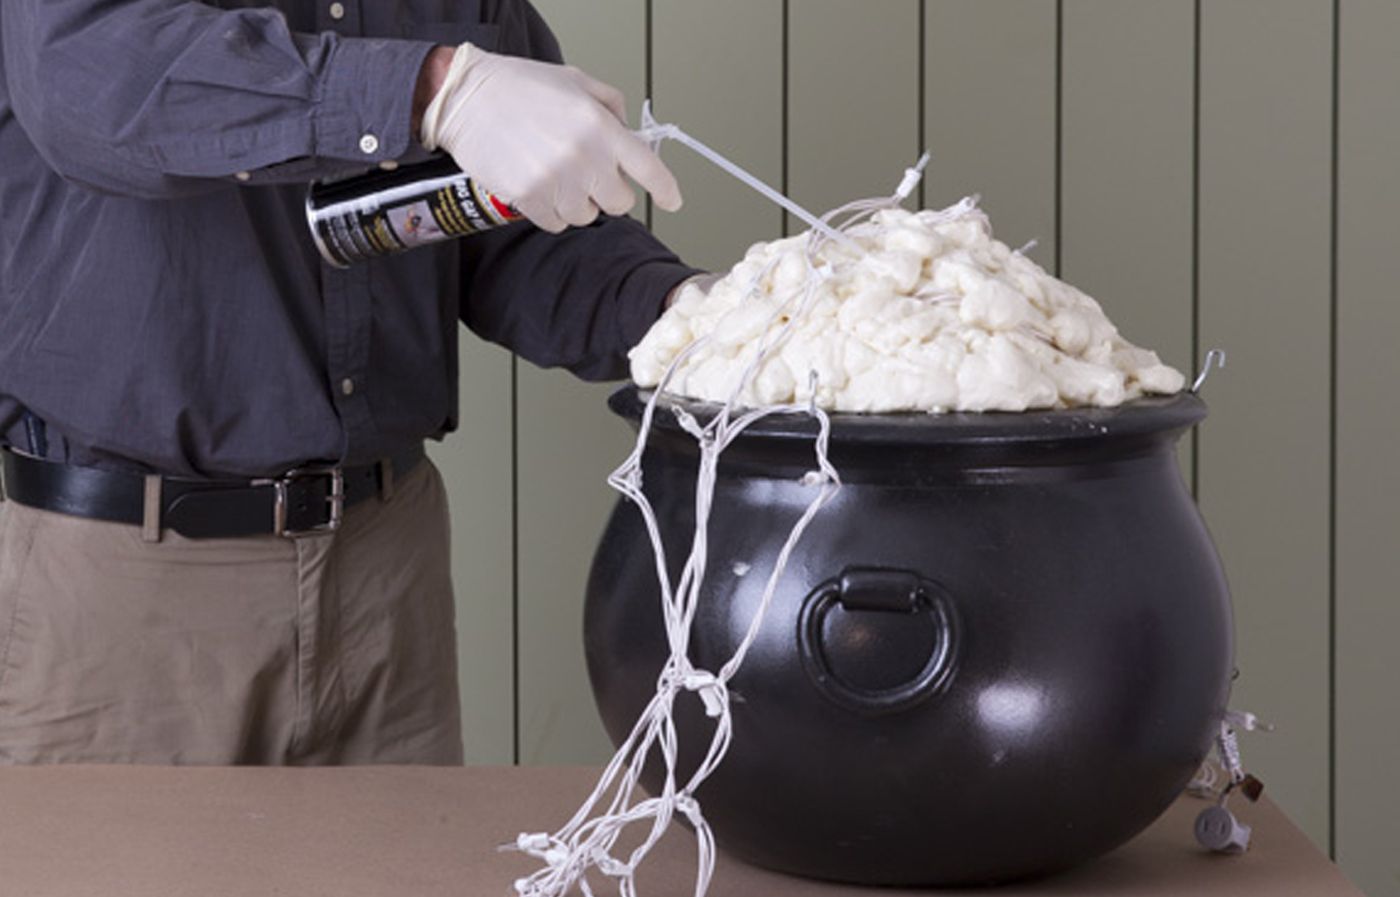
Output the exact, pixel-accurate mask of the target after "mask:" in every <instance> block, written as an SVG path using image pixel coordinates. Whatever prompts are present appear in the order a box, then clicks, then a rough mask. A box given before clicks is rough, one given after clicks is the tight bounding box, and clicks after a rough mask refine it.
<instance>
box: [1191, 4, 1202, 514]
mask: <svg viewBox="0 0 1400 897" xmlns="http://www.w3.org/2000/svg"><path fill="white" fill-rule="evenodd" d="M1194 14H1195V21H1194V22H1193V24H1192V28H1193V30H1194V34H1193V35H1192V46H1193V49H1192V61H1191V369H1192V372H1195V371H1198V370H1200V368H1201V0H1195V11H1194ZM1191 494H1192V495H1193V496H1195V498H1196V501H1197V502H1199V501H1200V500H1201V428H1200V426H1199V425H1197V426H1196V427H1193V428H1192V429H1191Z"/></svg>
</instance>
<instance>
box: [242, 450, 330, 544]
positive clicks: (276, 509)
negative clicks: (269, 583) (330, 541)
mask: <svg viewBox="0 0 1400 897" xmlns="http://www.w3.org/2000/svg"><path fill="white" fill-rule="evenodd" d="M315 477H327V478H329V479H330V486H331V494H330V495H327V496H326V504H328V505H330V509H331V512H330V519H329V520H327V521H326V522H325V523H322V524H318V525H316V526H313V527H310V528H309V529H298V530H294V529H288V528H287V503H288V494H287V493H288V490H289V489H290V488H291V486H292V484H293V483H295V482H297V481H298V480H309V479H313V478H315ZM254 485H259V486H271V487H272V489H273V492H274V494H275V501H274V503H273V507H272V532H273V535H277V536H282V537H283V538H286V539H304V538H306V537H308V536H320V535H325V534H327V533H333V532H335V531H336V530H338V529H340V523H341V521H342V520H343V519H344V518H345V474H344V472H342V471H341V469H340V468H339V467H298V468H296V469H295V470H289V471H287V472H286V473H284V474H282V475H281V476H280V477H277V478H276V479H271V480H259V481H258V482H257V483H255V484H254Z"/></svg>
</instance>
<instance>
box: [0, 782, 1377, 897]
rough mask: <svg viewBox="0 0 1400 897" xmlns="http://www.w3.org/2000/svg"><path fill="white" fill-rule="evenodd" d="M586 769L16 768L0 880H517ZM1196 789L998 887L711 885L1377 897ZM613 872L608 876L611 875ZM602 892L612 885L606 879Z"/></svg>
mask: <svg viewBox="0 0 1400 897" xmlns="http://www.w3.org/2000/svg"><path fill="white" fill-rule="evenodd" d="M597 775H598V770H596V769H577V768H557V767H556V768H536V769H508V768H499V767H496V768H491V767H480V768H469V769H440V768H439V769H430V768H402V767H362V768H349V769H347V768H337V769H250V768H243V769H227V768H203V769H195V768H183V769H172V768H153V767H41V768H11V769H3V768H0V897H274V895H286V897H390V895H393V897H448V895H451V897H511V895H513V894H514V893H515V892H514V889H513V886H512V883H513V882H514V881H515V879H516V878H519V877H521V876H524V875H527V874H529V873H530V872H532V871H534V870H535V869H536V868H538V865H537V864H536V862H535V861H534V860H533V859H531V858H530V857H528V856H524V855H521V854H518V853H500V852H497V850H496V846H497V845H498V844H501V843H504V842H508V841H513V840H514V838H515V836H516V835H517V834H518V833H520V832H522V831H529V832H535V831H546V830H549V831H552V830H554V829H556V828H557V827H558V826H560V825H561V824H563V823H564V822H565V821H567V819H568V818H569V817H570V816H571V815H572V814H573V812H574V810H575V809H576V808H577V806H578V804H579V803H580V801H582V800H583V798H584V797H585V796H587V794H588V793H589V792H590V791H591V790H592V788H593V784H594V781H595V778H596V776H597ZM1204 806H1205V804H1204V803H1203V802H1201V801H1197V800H1194V799H1191V798H1183V799H1182V800H1181V801H1180V802H1179V803H1178V804H1177V805H1176V806H1174V807H1173V808H1172V809H1171V810H1170V811H1169V812H1168V813H1167V815H1166V816H1165V817H1163V818H1162V819H1161V820H1159V821H1158V822H1157V823H1156V824H1155V825H1154V826H1153V827H1152V828H1151V829H1149V830H1148V831H1147V832H1146V833H1144V834H1143V835H1142V836H1140V837H1139V838H1137V839H1136V840H1135V841H1133V842H1132V843H1131V844H1129V845H1127V846H1126V847H1124V848H1122V849H1120V850H1118V851H1116V852H1114V853H1112V854H1110V855H1108V856H1107V857H1104V858H1103V859H1100V860H1098V861H1096V862H1093V863H1091V864H1089V865H1087V866H1084V867H1082V868H1080V869H1078V870H1075V871H1073V872H1069V873H1066V874H1063V875H1059V876H1056V877H1054V878H1050V879H1045V880H1041V881H1038V882H1032V883H1027V884H1020V885H1014V886H1010V887H1004V888H998V889H994V890H979V891H963V890H937V891H902V890H888V889H880V890H871V889H863V888H854V887H848V886H841V885H830V884H822V883H819V882H811V881H806V880H803V879H797V878H789V877H786V876H781V875H776V874H773V873H769V872H764V871H762V870H759V869H755V868H753V867H750V866H746V865H744V864H743V863H741V862H739V861H738V860H735V859H732V858H730V857H728V856H726V855H724V854H723V853H721V854H720V856H719V862H718V868H717V871H716V876H715V882H714V885H713V887H712V888H711V891H710V894H711V895H712V897H739V895H745V897H748V895H763V897H790V895H791V897H796V895H805V897H860V895H864V897H877V895H878V897H900V895H904V894H926V895H942V897H971V895H976V897H1003V895H1004V897H1026V895H1069V894H1073V895H1077V897H1110V895H1111V897H1167V895H1172V897H1180V895H1191V897H1209V895H1232V897H1233V895H1245V897H1251V895H1258V897H1295V895H1296V897H1360V892H1359V891H1357V890H1356V889H1355V888H1354V887H1353V886H1352V885H1350V884H1349V883H1348V882H1347V881H1346V879H1345V878H1343V877H1342V875H1341V873H1340V872H1339V871H1338V870H1337V868H1336V867H1335V866H1333V865H1332V864H1331V863H1330V862H1328V861H1327V859H1326V858H1325V857H1324V856H1323V855H1322V854H1321V853H1319V852H1318V850H1317V849H1316V848H1315V847H1313V846H1312V844H1311V843H1310V842H1309V841H1308V840H1307V838H1306V837H1305V836H1304V835H1303V833H1302V832H1301V831H1299V830H1298V829H1297V828H1296V827H1295V826H1294V825H1293V824H1292V823H1291V822H1289V821H1288V820H1287V819H1286V818H1285V817H1284V816H1283V814H1282V813H1280V812H1279V810H1278V808H1277V807H1275V806H1274V805H1273V804H1271V803H1270V802H1269V801H1268V800H1267V798H1266V799H1265V800H1264V801H1262V802H1260V803H1259V804H1255V805H1248V804H1245V803H1244V802H1242V801H1241V802H1240V803H1239V805H1238V806H1236V804H1235V803H1234V802H1232V803H1231V808H1232V809H1234V810H1235V811H1236V812H1238V813H1239V815H1240V816H1241V818H1242V819H1243V820H1244V821H1245V822H1246V823H1248V824H1250V825H1252V826H1254V846H1253V847H1252V848H1251V850H1250V851H1249V853H1247V854H1245V855H1243V856H1236V857H1226V856H1218V855H1213V854H1208V853H1206V852H1204V851H1202V850H1201V849H1200V848H1199V847H1197V846H1196V844H1195V841H1194V839H1193V837H1192V822H1193V820H1194V819H1195V815H1196V813H1198V812H1199V811H1200V809H1201V808H1202V807H1204ZM693 844H694V839H693V836H691V834H690V833H689V832H687V831H685V830H681V829H679V827H677V829H676V830H675V831H672V832H671V833H670V835H668V837H667V838H666V839H665V840H664V841H663V842H662V844H661V845H660V846H659V847H658V849H657V851H656V852H655V853H654V854H653V855H652V857H651V859H650V860H648V862H647V864H646V866H645V867H644V872H643V874H642V875H640V876H639V884H640V886H641V894H642V895H643V897H690V895H691V894H692V892H693V890H694V875H695V867H694V847H693ZM599 884H601V882H599ZM599 893H600V897H601V895H603V894H610V893H612V892H611V891H609V890H607V889H600V891H599Z"/></svg>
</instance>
